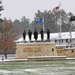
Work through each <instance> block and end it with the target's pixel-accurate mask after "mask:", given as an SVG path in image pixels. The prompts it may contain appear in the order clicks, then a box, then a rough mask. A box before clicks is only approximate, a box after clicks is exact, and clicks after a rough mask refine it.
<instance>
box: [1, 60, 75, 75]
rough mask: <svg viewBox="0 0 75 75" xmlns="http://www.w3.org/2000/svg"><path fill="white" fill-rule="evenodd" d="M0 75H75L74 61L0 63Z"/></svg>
mask: <svg viewBox="0 0 75 75" xmlns="http://www.w3.org/2000/svg"><path fill="white" fill-rule="evenodd" d="M0 75H75V60H63V61H23V62H15V61H14V62H0Z"/></svg>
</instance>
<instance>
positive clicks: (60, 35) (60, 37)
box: [59, 3, 62, 45]
mask: <svg viewBox="0 0 75 75" xmlns="http://www.w3.org/2000/svg"><path fill="white" fill-rule="evenodd" d="M59 10H61V3H59ZM61 25H62V20H61V12H60V33H59V39H60V41H59V44H60V45H61V44H62V34H61V33H62V28H61Z"/></svg>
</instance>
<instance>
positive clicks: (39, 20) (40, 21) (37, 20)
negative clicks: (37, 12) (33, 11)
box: [35, 17, 43, 24]
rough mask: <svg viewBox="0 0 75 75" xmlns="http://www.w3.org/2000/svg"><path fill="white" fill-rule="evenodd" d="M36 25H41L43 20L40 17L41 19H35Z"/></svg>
mask: <svg viewBox="0 0 75 75" xmlns="http://www.w3.org/2000/svg"><path fill="white" fill-rule="evenodd" d="M35 23H36V24H38V23H43V19H42V17H41V18H38V19H36V22H35Z"/></svg>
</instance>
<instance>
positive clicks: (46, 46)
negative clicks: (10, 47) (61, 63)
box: [16, 42, 57, 59]
mask: <svg viewBox="0 0 75 75" xmlns="http://www.w3.org/2000/svg"><path fill="white" fill-rule="evenodd" d="M32 56H57V50H56V46H55V43H52V42H33V43H17V44H16V58H17V59H27V58H28V57H32Z"/></svg>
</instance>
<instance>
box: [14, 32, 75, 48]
mask: <svg viewBox="0 0 75 75" xmlns="http://www.w3.org/2000/svg"><path fill="white" fill-rule="evenodd" d="M37 40H38V41H41V38H40V34H39V35H38V39H37ZM46 40H47V34H44V41H46ZM23 41H24V40H23V37H22V38H20V39H18V40H16V41H15V42H21V43H22V42H23ZM26 41H27V42H28V41H29V38H28V35H26ZM32 41H35V39H34V36H33V35H32ZM50 42H55V43H56V45H66V47H71V46H72V47H74V46H75V32H62V33H50Z"/></svg>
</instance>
